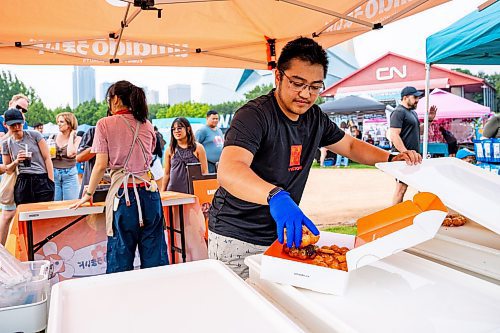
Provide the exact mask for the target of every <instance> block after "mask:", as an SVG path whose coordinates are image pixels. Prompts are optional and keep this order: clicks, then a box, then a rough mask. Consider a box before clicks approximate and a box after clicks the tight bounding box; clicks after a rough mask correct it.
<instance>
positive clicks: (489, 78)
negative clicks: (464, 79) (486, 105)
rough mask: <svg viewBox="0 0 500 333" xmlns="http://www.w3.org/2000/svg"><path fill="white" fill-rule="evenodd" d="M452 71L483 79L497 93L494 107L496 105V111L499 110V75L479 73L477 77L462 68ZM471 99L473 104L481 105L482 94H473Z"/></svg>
mask: <svg viewBox="0 0 500 333" xmlns="http://www.w3.org/2000/svg"><path fill="white" fill-rule="evenodd" d="M453 70H454V71H456V72H459V73H464V74H467V75H472V76H475V77H479V78H481V79H484V80H485V81H486V82H488V84H490V85H491V86H493V87H494V88H495V90H496V91H497V93H496V97H495V105H496V110H497V111H498V110H500V73H496V72H495V73H494V74H486V73H484V72H479V73H478V74H477V75H476V74H472V72H471V71H470V70H468V69H463V68H453ZM472 99H473V100H474V102H476V103H479V104H483V94H482V93H474V94H473V95H472Z"/></svg>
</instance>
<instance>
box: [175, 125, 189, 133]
mask: <svg viewBox="0 0 500 333" xmlns="http://www.w3.org/2000/svg"><path fill="white" fill-rule="evenodd" d="M184 128H186V127H184V126H179V127H172V132H180V131H182V130H183V129H184Z"/></svg>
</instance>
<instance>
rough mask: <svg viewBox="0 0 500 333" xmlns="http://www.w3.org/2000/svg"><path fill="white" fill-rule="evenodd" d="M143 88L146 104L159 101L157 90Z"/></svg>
mask: <svg viewBox="0 0 500 333" xmlns="http://www.w3.org/2000/svg"><path fill="white" fill-rule="evenodd" d="M143 89H144V93H145V94H146V101H147V103H148V104H158V103H160V92H159V91H158V90H154V89H149V88H148V87H143Z"/></svg>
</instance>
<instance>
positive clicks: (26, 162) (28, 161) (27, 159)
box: [23, 151, 33, 168]
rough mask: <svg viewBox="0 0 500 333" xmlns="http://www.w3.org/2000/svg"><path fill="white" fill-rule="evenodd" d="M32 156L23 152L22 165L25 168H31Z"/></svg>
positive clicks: (31, 153)
mask: <svg viewBox="0 0 500 333" xmlns="http://www.w3.org/2000/svg"><path fill="white" fill-rule="evenodd" d="M32 155H33V152H31V151H27V152H24V160H23V164H24V166H25V167H26V168H29V167H31V156H32Z"/></svg>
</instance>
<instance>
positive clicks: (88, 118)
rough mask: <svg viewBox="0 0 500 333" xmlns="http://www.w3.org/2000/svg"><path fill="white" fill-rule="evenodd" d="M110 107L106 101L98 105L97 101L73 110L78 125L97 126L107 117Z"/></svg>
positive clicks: (86, 103)
mask: <svg viewBox="0 0 500 333" xmlns="http://www.w3.org/2000/svg"><path fill="white" fill-rule="evenodd" d="M107 112H108V105H107V103H106V102H105V101H103V102H101V103H97V102H96V100H95V99H93V100H91V101H86V102H83V103H81V104H80V105H78V106H77V107H76V109H75V110H73V113H74V114H75V117H76V119H78V124H88V125H93V126H94V125H95V124H96V123H97V121H98V120H99V119H101V118H104V117H106V114H107Z"/></svg>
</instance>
